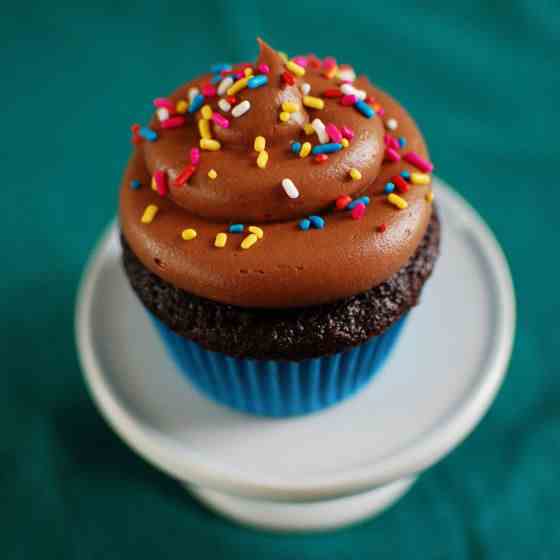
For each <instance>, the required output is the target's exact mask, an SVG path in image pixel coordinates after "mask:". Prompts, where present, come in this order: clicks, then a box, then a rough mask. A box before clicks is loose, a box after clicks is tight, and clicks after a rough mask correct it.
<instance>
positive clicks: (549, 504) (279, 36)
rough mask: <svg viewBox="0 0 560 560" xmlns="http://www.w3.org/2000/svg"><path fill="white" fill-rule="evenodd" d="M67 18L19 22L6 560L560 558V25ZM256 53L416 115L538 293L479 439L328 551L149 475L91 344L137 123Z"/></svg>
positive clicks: (235, 15)
mask: <svg viewBox="0 0 560 560" xmlns="http://www.w3.org/2000/svg"><path fill="white" fill-rule="evenodd" d="M66 4H68V5H67V6H64V7H63V6H62V3H59V5H58V6H57V5H51V3H49V2H36V3H34V4H33V3H26V2H11V3H9V7H6V6H4V7H3V9H2V12H1V15H0V31H1V33H0V41H1V47H0V62H1V65H0V68H1V72H2V78H1V79H0V98H1V101H2V103H1V106H2V122H1V124H0V129H1V140H0V154H1V156H2V157H1V161H2V174H1V182H2V194H1V200H2V203H1V205H0V234H1V243H2V251H1V255H2V266H1V276H0V287H1V290H2V307H1V309H2V316H3V324H4V328H3V329H2V337H1V342H0V344H1V346H0V349H1V356H2V364H1V369H2V373H3V375H2V377H1V389H0V426H1V427H2V435H1V443H0V458H1V459H2V461H1V466H2V468H1V470H0V520H1V521H0V557H2V558H4V559H6V560H15V559H31V558H57V559H60V560H62V559H67V558H69V559H80V560H87V559H89V558H91V559H95V560H101V559H102V560H111V559H113V558H114V559H123V558H138V559H140V558H150V559H152V558H173V557H182V558H205V559H208V558H258V559H261V560H262V559H269V558H270V559H286V560H287V559H295V558H297V559H325V558H333V559H335V558H336V559H346V558H356V559H364V558H403V559H416V558H429V559H453V560H461V559H463V558H483V559H486V558H491V559H492V560H499V559H504V560H512V559H517V558H519V559H523V560H526V559H527V558H532V559H535V560H537V559H545V558H546V559H547V558H551V559H552V558H558V555H559V554H560V530H559V529H558V524H559V522H558V517H559V516H560V503H559V502H557V500H558V499H559V498H560V486H559V484H558V461H559V460H560V406H559V404H560V376H558V375H557V374H558V366H557V362H556V358H555V353H556V351H557V348H558V338H560V336H559V335H560V327H559V326H558V325H559V324H560V323H559V322H558V313H559V311H560V309H559V307H560V306H559V298H558V292H559V290H558V277H559V273H560V267H559V265H558V253H559V250H558V243H559V241H560V236H559V220H558V212H559V204H560V188H559V180H558V173H559V168H560V166H559V161H558V160H559V154H560V148H559V146H560V142H559V140H558V130H559V125H560V122H559V114H560V111H559V104H558V101H559V99H560V70H559V68H560V55H559V53H560V43H559V38H560V6H559V5H558V3H555V2H554V1H553V0H550V1H549V2H546V1H543V0H516V1H512V2H489V1H487V0H478V1H476V2H468V3H467V2H464V3H460V5H453V3H452V2H448V1H443V0H439V1H432V2H413V1H409V2H404V3H403V2H379V3H378V4H375V3H373V2H371V1H367V2H365V1H364V2H360V3H352V2H328V1H323V2H313V3H312V2H299V3H295V4H293V5H290V4H288V3H285V2H279V3H277V4H276V3H267V2H259V3H257V2H248V3H245V4H242V3H239V2H219V3H217V2H213V1H210V0H208V1H206V2H201V3H198V2H197V3H194V2H192V3H189V2H188V1H181V2H140V3H138V4H133V3H131V4H130V5H128V6H127V5H125V3H123V2H119V1H113V2H97V3H96V4H95V5H93V6H90V7H85V6H83V5H81V4H82V3H80V2H76V3H74V2H67V3H66ZM256 35H262V36H263V37H264V38H265V39H267V40H268V41H269V42H270V43H271V44H272V45H273V46H276V47H277V48H280V49H283V50H285V51H287V52H288V53H290V54H297V53H301V52H309V51H311V50H312V51H315V52H316V53H317V54H319V55H322V56H325V55H330V54H332V55H334V56H336V57H337V58H338V59H339V60H341V61H345V62H350V63H353V64H354V66H355V67H356V68H357V70H358V71H360V72H364V73H367V74H368V75H369V76H370V77H371V79H372V80H373V81H374V82H376V83H378V84H379V85H381V86H383V87H385V88H386V89H387V90H388V91H390V92H392V93H393V94H394V95H395V96H396V97H397V98H398V99H399V100H400V101H402V103H403V104H404V105H405V106H406V107H407V108H409V109H410V111H411V112H412V114H413V115H414V116H415V117H416V119H417V120H418V122H419V124H420V126H421V128H422V130H423V131H424V132H425V135H426V137H427V138H428V141H429V144H430V147H431V152H432V156H433V160H434V161H435V162H436V163H437V166H438V172H439V174H440V175H441V176H442V177H443V178H445V179H447V180H448V181H449V182H450V183H451V184H452V185H453V186H454V187H455V188H456V189H457V190H458V191H459V192H460V193H461V194H463V195H464V196H465V197H466V198H467V199H468V200H469V201H470V202H471V203H472V205H473V206H474V207H475V208H477V209H478V210H479V212H480V213H481V215H482V216H483V217H484V218H485V219H486V220H487V222H488V223H489V224H490V226H491V227H492V228H493V230H494V232H495V233H496V236H497V238H498V239H499V241H500V242H501V244H502V246H503V248H504V251H505V253H506V254H507V256H508V259H509V262H510V265H511V268H512V273H513V278H514V281H515V284H516V290H517V301H518V306H519V317H518V326H517V339H516V344H515V349H514V353H513V357H512V362H511V367H510V368H509V374H508V377H507V378H506V382H505V384H504V386H503V389H502V390H501V392H500V394H499V396H498V398H497V400H496V402H495V404H494V406H493V407H492V409H491V411H490V412H489V414H488V415H487V417H486V418H485V420H484V421H483V422H482V424H481V425H480V426H479V427H478V428H477V430H476V432H475V433H474V434H473V435H472V436H471V437H469V438H468V440H467V441H466V442H465V443H463V444H462V445H461V446H460V447H459V448H458V449H457V450H456V451H454V452H453V453H451V455H450V456H448V457H447V458H446V459H445V460H443V461H442V462H441V463H440V464H438V465H437V466H436V467H435V468H432V469H431V470H430V471H429V472H428V473H427V474H425V475H424V476H423V477H421V479H420V480H419V481H418V482H417V483H416V485H415V486H414V487H413V488H412V490H411V492H410V493H409V494H408V495H407V496H406V497H405V498H404V499H403V500H402V501H401V502H399V503H398V505H397V506H395V507H393V508H392V509H390V510H389V511H387V512H386V513H384V514H383V515H382V516H381V517H379V518H377V519H374V520H371V521H368V522H365V523H363V524H361V525H359V526H356V527H354V528H350V529H346V530H342V531H339V532H335V533H332V534H327V535H320V536H319V535H311V536H277V535H272V534H264V533H257V532H254V531H252V530H249V529H243V528H240V527H237V526H235V525H233V524H230V523H229V522H228V521H226V520H224V519H222V518H219V517H216V516H215V515H213V514H212V513H210V512H208V511H207V510H206V509H204V508H203V507H202V506H200V505H199V504H198V503H197V502H196V501H195V500H194V499H192V498H191V497H189V495H188V494H186V493H185V492H184V491H183V489H182V488H181V487H180V486H179V485H178V484H177V483H176V482H175V481H173V480H171V479H170V478H168V477H166V476H165V475H163V474H161V473H160V472H158V471H156V470H155V469H154V468H153V467H151V466H149V465H148V464H146V463H145V462H144V461H143V460H141V459H140V458H139V457H138V456H137V455H135V454H134V453H133V452H132V451H131V450H130V449H129V448H128V447H127V446H126V445H125V444H124V443H122V442H121V440H120V439H119V438H118V437H117V436H116V435H114V433H113V432H112V431H111V430H110V429H109V428H108V426H107V424H106V423H105V422H104V421H103V420H102V419H101V417H100V415H99V413H98V411H97V410H96V408H95V407H94V405H93V403H92V401H91V399H90V397H89V395H88V393H87V391H86V388H85V385H84V382H83V379H82V374H81V372H80V369H79V366H78V360H77V357H76V350H75V345H74V340H73V339H74V335H73V316H74V298H75V295H76V287H77V284H78V281H79V278H80V274H81V272H82V268H83V266H84V264H85V262H86V259H87V257H88V253H89V252H90V251H91V249H92V247H93V245H94V243H95V242H96V239H97V238H98V236H99V234H100V232H101V231H102V230H103V228H104V226H105V225H106V224H107V222H108V221H109V220H110V219H111V218H112V216H113V215H114V213H115V210H116V202H117V186H118V184H119V181H120V177H121V172H122V170H123V167H124V165H125V163H126V161H127V158H128V155H129V151H130V145H129V126H130V124H131V123H132V122H135V121H141V122H145V121H146V119H147V118H148V116H149V114H150V111H151V104H150V102H151V100H152V99H153V98H154V97H156V96H158V95H161V94H166V93H168V92H170V91H171V90H172V89H173V88H174V87H175V86H176V85H177V84H178V83H179V82H181V81H183V80H186V79H187V78H189V77H190V76H193V75H194V74H197V73H199V72H201V71H205V70H206V69H207V68H208V67H209V65H210V64H212V63H214V62H220V61H237V60H244V59H249V60H250V59H252V58H253V57H254V56H255V55H256V44H255V40H254V38H255V36H256ZM466 280H468V279H466Z"/></svg>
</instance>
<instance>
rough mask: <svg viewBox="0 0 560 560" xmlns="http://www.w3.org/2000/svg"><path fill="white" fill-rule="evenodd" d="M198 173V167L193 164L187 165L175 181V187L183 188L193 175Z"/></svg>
mask: <svg viewBox="0 0 560 560" xmlns="http://www.w3.org/2000/svg"><path fill="white" fill-rule="evenodd" d="M195 171H196V166H195V165H194V164H193V163H190V164H189V165H187V166H186V167H185V168H184V169H183V171H181V173H179V175H177V177H175V181H173V185H174V186H175V187H182V186H183V185H184V184H185V183H186V182H187V181H188V180H189V179H190V178H191V177H192V175H193V173H194V172H195Z"/></svg>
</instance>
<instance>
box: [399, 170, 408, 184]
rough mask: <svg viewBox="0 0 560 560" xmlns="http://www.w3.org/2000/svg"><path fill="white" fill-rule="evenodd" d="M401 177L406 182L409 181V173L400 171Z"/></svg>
mask: <svg viewBox="0 0 560 560" xmlns="http://www.w3.org/2000/svg"><path fill="white" fill-rule="evenodd" d="M401 177H402V178H403V179H406V180H407V181H408V180H409V179H410V171H406V170H405V171H401Z"/></svg>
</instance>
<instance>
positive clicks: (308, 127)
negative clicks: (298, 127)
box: [303, 123, 315, 136]
mask: <svg viewBox="0 0 560 560" xmlns="http://www.w3.org/2000/svg"><path fill="white" fill-rule="evenodd" d="M303 131H304V132H305V134H307V136H310V135H311V134H315V129H314V128H313V125H312V124H311V123H305V124H304V125H303Z"/></svg>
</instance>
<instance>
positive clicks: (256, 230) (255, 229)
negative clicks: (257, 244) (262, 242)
mask: <svg viewBox="0 0 560 560" xmlns="http://www.w3.org/2000/svg"><path fill="white" fill-rule="evenodd" d="M247 229H248V230H249V231H250V232H251V233H254V234H255V235H256V236H257V238H258V239H262V238H263V237H264V231H263V230H262V229H261V228H260V227H258V226H249V227H248V228H247Z"/></svg>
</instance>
